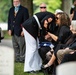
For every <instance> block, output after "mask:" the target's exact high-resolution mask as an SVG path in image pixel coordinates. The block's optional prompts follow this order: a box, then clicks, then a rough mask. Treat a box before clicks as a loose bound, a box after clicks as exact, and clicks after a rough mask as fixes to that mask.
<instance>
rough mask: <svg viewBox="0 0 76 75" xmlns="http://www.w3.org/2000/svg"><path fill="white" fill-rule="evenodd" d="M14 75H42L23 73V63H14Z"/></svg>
mask: <svg viewBox="0 0 76 75" xmlns="http://www.w3.org/2000/svg"><path fill="white" fill-rule="evenodd" d="M14 75H44V74H43V73H41V72H36V73H33V74H31V73H25V72H24V64H23V63H15V67H14Z"/></svg>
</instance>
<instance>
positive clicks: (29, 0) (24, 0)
mask: <svg viewBox="0 0 76 75" xmlns="http://www.w3.org/2000/svg"><path fill="white" fill-rule="evenodd" d="M21 4H22V5H23V6H25V7H27V8H28V10H29V15H30V16H32V15H33V0H21Z"/></svg>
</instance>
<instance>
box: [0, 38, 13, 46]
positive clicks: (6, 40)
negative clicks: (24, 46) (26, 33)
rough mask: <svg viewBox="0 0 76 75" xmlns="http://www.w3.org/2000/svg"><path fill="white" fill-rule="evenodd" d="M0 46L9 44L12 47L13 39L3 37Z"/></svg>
mask: <svg viewBox="0 0 76 75" xmlns="http://www.w3.org/2000/svg"><path fill="white" fill-rule="evenodd" d="M0 46H7V47H10V48H13V45H12V40H11V39H3V40H1V43H0Z"/></svg>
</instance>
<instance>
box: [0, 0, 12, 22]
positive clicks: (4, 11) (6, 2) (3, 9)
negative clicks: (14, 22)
mask: <svg viewBox="0 0 76 75" xmlns="http://www.w3.org/2000/svg"><path fill="white" fill-rule="evenodd" d="M10 7H11V1H10V0H0V22H7V17H8V11H9V8H10Z"/></svg>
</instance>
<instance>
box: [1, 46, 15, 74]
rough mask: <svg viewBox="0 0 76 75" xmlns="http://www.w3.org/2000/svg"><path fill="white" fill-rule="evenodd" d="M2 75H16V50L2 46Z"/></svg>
mask: <svg viewBox="0 0 76 75" xmlns="http://www.w3.org/2000/svg"><path fill="white" fill-rule="evenodd" d="M0 75H14V50H13V49H11V48H9V47H6V46H0Z"/></svg>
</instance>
